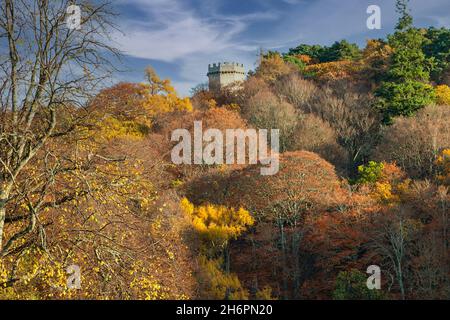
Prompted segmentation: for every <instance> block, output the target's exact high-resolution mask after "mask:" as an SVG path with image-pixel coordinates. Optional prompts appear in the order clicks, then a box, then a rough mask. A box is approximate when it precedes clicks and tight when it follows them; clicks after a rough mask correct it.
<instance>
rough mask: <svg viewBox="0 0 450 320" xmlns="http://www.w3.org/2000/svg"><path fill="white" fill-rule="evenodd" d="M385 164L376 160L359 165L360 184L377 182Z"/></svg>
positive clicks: (358, 181)
mask: <svg viewBox="0 0 450 320" xmlns="http://www.w3.org/2000/svg"><path fill="white" fill-rule="evenodd" d="M383 169H384V164H383V163H378V162H375V161H369V163H368V164H367V165H366V166H364V165H361V166H359V167H358V173H359V179H358V180H357V183H358V184H366V183H375V182H377V181H378V180H379V179H380V178H381V175H382V173H383Z"/></svg>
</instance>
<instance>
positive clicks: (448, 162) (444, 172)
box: [436, 149, 450, 186]
mask: <svg viewBox="0 0 450 320" xmlns="http://www.w3.org/2000/svg"><path fill="white" fill-rule="evenodd" d="M436 165H437V166H438V168H439V174H438V176H437V179H438V181H439V182H440V183H442V184H444V185H447V186H448V185H450V149H445V150H443V151H442V154H441V155H440V156H439V157H438V158H437V160H436Z"/></svg>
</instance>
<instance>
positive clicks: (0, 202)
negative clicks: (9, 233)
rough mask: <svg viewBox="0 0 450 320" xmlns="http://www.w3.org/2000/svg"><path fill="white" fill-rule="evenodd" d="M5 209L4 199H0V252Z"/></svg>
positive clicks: (0, 249)
mask: <svg viewBox="0 0 450 320" xmlns="http://www.w3.org/2000/svg"><path fill="white" fill-rule="evenodd" d="M5 217H6V208H5V201H4V199H1V198H0V251H2V248H3V241H2V240H3V228H4V226H5Z"/></svg>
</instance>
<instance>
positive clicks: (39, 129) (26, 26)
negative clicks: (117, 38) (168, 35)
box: [0, 0, 119, 257]
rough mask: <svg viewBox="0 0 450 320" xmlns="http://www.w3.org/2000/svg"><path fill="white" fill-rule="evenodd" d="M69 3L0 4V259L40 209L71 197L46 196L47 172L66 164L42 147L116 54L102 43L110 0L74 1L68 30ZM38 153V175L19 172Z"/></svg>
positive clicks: (14, 0)
mask: <svg viewBox="0 0 450 320" xmlns="http://www.w3.org/2000/svg"><path fill="white" fill-rule="evenodd" d="M71 4H72V1H69V0H60V1H55V0H51V1H48V0H3V1H2V2H1V14H0V43H2V46H1V47H2V49H0V99H1V100H0V101H1V102H0V103H1V110H0V112H1V113H0V257H4V256H6V255H8V254H9V253H10V252H11V250H12V248H13V246H14V244H15V243H17V242H18V241H19V240H21V239H23V238H24V237H25V236H26V235H28V234H30V233H32V232H33V231H34V230H35V228H36V224H37V221H38V215H39V212H40V211H41V210H42V209H44V208H46V207H48V206H57V205H58V204H61V203H63V202H65V201H70V200H71V199H73V197H75V196H76V194H73V195H72V194H63V195H61V197H60V198H57V199H52V200H51V201H49V199H48V197H46V194H47V192H48V190H50V189H51V188H52V185H53V184H54V175H55V174H57V173H58V172H62V171H64V170H70V167H67V168H61V161H58V160H55V159H54V157H55V156H54V154H52V153H51V152H50V151H47V150H46V149H45V146H46V144H47V143H48V142H49V140H50V139H52V138H53V137H57V136H61V135H64V134H66V133H67V132H69V131H70V129H71V128H72V126H67V125H64V124H61V122H62V121H60V120H61V119H62V118H63V117H62V113H66V112H67V111H68V110H77V109H79V108H80V107H82V106H83V104H84V103H85V102H86V101H88V100H89V97H90V96H91V94H93V93H95V92H96V88H97V87H98V86H99V85H100V84H101V83H102V81H103V80H104V79H106V78H107V77H108V76H109V72H110V71H112V69H113V66H112V64H111V63H110V62H109V60H108V57H109V58H111V56H115V57H117V58H118V57H119V52H118V51H117V50H115V49H114V48H113V47H111V46H110V45H109V43H111V41H110V39H108V32H109V30H110V28H111V27H114V25H113V24H112V23H111V21H110V18H111V17H112V13H111V12H110V8H109V4H108V3H99V2H97V1H96V2H89V1H84V2H83V3H82V4H79V6H78V7H79V8H80V11H81V20H80V27H79V28H70V26H69V25H68V24H67V19H68V18H69V17H70V16H71V13H70V12H69V13H68V8H69V6H70V5H71ZM4 44H6V46H4ZM66 118H67V117H64V119H66ZM64 121H66V120H64ZM38 154H39V159H40V161H41V162H42V166H43V168H44V169H43V171H42V173H41V174H40V175H39V177H37V176H25V175H24V173H25V170H26V168H27V166H29V165H30V164H32V163H33V161H37V160H36V156H37V155H38ZM42 159H44V160H42ZM72 165H73V164H72ZM27 174H29V173H27ZM32 194H33V196H31V195H32ZM78 195H79V194H78ZM19 200H20V201H21V203H22V204H24V205H23V208H21V210H18V209H17V207H16V206H14V203H17V201H19ZM9 208H10V209H9ZM19 211H20V212H19ZM17 221H20V222H22V224H21V225H20V226H21V227H20V228H18V231H16V232H13V233H12V234H10V235H8V238H7V239H5V236H6V234H5V223H13V222H17ZM16 229H17V228H16Z"/></svg>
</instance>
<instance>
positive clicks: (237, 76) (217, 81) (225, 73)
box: [207, 62, 245, 91]
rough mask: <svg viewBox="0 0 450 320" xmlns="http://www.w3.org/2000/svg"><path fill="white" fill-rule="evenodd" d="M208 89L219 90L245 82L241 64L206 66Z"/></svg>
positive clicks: (230, 63)
mask: <svg viewBox="0 0 450 320" xmlns="http://www.w3.org/2000/svg"><path fill="white" fill-rule="evenodd" d="M207 76H208V78H209V89H210V90H211V91H216V90H220V89H221V88H223V87H226V86H228V85H231V84H234V83H239V82H243V81H245V69H244V65H243V64H242V63H237V62H222V63H213V64H209V65H208V74H207Z"/></svg>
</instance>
